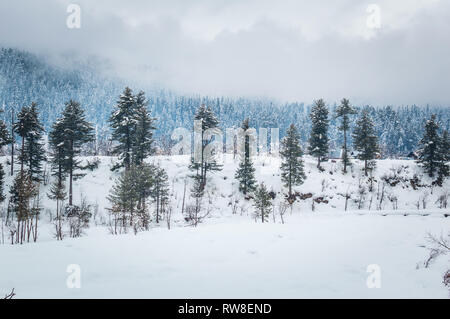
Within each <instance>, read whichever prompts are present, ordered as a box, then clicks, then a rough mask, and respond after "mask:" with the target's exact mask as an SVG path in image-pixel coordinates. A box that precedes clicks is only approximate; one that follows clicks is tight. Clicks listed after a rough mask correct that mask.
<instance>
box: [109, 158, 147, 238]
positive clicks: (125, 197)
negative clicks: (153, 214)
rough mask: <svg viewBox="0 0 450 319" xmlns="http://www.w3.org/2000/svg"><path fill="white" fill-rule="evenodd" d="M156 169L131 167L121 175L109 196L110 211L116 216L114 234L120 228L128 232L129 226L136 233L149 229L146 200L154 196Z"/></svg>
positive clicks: (145, 166) (144, 165) (145, 165)
mask: <svg viewBox="0 0 450 319" xmlns="http://www.w3.org/2000/svg"><path fill="white" fill-rule="evenodd" d="M155 169H156V168H155V167H154V166H152V165H149V164H142V165H140V166H135V165H131V166H130V168H129V169H128V170H124V171H123V172H122V173H121V174H120V176H119V178H118V179H117V181H116V183H115V185H114V186H113V188H112V189H111V191H110V195H109V196H108V200H109V201H110V203H111V208H109V210H110V211H111V213H112V214H113V216H114V225H113V229H114V231H113V232H114V234H117V230H118V228H119V230H124V231H126V229H127V227H128V226H132V227H133V228H134V231H135V233H136V232H137V231H138V230H139V229H141V228H143V229H148V224H149V214H148V211H147V206H146V200H147V198H148V197H149V196H151V195H152V190H153V185H154V177H153V175H154V172H155Z"/></svg>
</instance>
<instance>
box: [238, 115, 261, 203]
mask: <svg viewBox="0 0 450 319" xmlns="http://www.w3.org/2000/svg"><path fill="white" fill-rule="evenodd" d="M241 128H242V132H243V134H244V136H245V141H244V154H243V157H242V159H241V162H240V163H239V168H238V169H237V171H236V175H235V178H236V179H237V180H238V181H239V191H241V192H242V193H243V194H244V195H247V193H251V192H253V191H255V189H256V180H255V168H254V167H253V163H252V160H251V158H250V137H249V136H248V135H247V134H245V133H246V132H247V130H248V129H249V128H250V126H249V119H248V118H247V119H245V120H244V121H243V122H242V125H241Z"/></svg>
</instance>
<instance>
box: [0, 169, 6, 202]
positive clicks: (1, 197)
mask: <svg viewBox="0 0 450 319" xmlns="http://www.w3.org/2000/svg"><path fill="white" fill-rule="evenodd" d="M4 188H5V171H4V170H3V165H2V164H0V204H1V203H3V202H4V201H5V199H6V197H5V194H4Z"/></svg>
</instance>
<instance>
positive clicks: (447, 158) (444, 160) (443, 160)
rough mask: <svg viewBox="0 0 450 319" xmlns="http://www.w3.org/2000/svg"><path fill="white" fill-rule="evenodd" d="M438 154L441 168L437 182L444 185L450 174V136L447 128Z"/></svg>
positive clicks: (441, 139)
mask: <svg viewBox="0 0 450 319" xmlns="http://www.w3.org/2000/svg"><path fill="white" fill-rule="evenodd" d="M438 154H439V164H438V165H439V168H438V180H437V183H438V185H440V186H442V183H443V181H444V179H445V178H446V177H448V176H449V175H450V167H449V162H450V137H449V135H448V131H447V130H444V131H443V132H442V136H441V138H440V141H439V147H438Z"/></svg>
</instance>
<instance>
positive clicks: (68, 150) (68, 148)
mask: <svg viewBox="0 0 450 319" xmlns="http://www.w3.org/2000/svg"><path fill="white" fill-rule="evenodd" d="M58 125H61V127H59V128H58V130H62V139H63V140H64V144H63V145H64V148H63V152H64V161H63V171H64V173H66V174H67V175H68V176H69V205H70V206H72V204H73V203H72V199H73V179H74V177H75V178H78V177H81V176H82V175H81V174H75V170H76V169H80V168H82V167H81V166H80V161H79V160H78V159H77V157H78V155H79V154H80V153H81V146H82V145H84V144H85V143H88V142H91V141H93V139H94V134H93V131H94V129H93V128H92V125H91V124H90V123H89V122H87V121H86V118H85V115H84V111H83V109H82V108H81V106H80V103H78V102H76V101H73V100H70V101H69V102H67V103H66V106H65V109H64V110H63V113H62V118H61V123H60V124H58Z"/></svg>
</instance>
